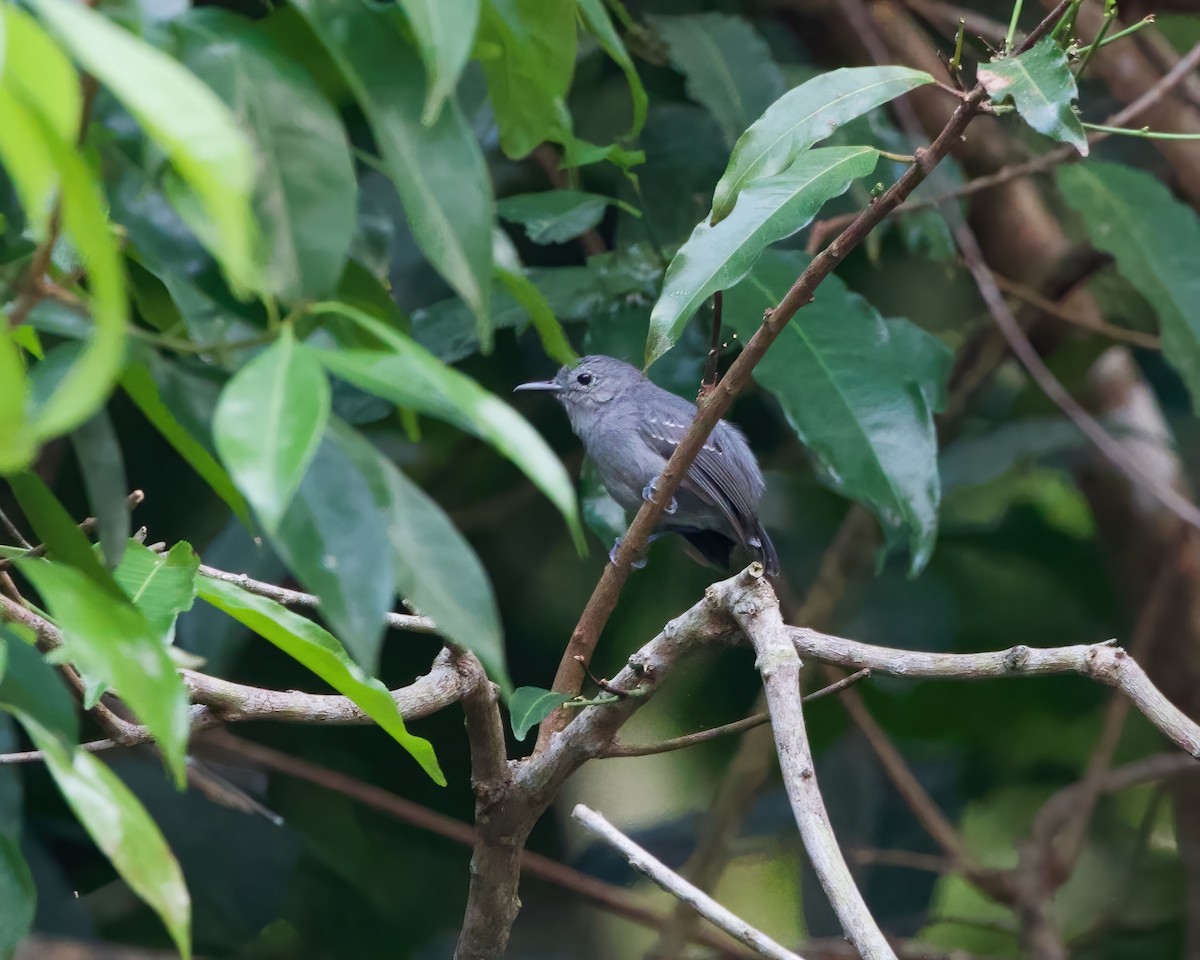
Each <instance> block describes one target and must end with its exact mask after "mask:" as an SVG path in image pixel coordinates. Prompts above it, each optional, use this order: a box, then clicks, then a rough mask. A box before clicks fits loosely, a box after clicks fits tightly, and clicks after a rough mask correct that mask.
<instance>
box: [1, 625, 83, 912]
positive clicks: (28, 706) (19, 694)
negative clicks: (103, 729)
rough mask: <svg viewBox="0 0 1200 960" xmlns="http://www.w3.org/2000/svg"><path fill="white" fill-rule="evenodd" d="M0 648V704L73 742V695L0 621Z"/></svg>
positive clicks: (76, 730) (30, 647)
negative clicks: (0, 652)
mask: <svg viewBox="0 0 1200 960" xmlns="http://www.w3.org/2000/svg"><path fill="white" fill-rule="evenodd" d="M0 648H3V649H4V650H5V652H6V658H7V661H8V663H7V666H6V667H5V670H4V674H3V680H2V681H0V703H5V704H9V705H10V706H13V707H16V708H17V709H19V710H23V711H24V712H25V713H28V714H29V715H30V716H32V717H34V718H35V719H36V720H37V721H38V723H40V724H42V726H44V727H48V728H49V729H50V730H53V731H54V733H55V734H57V735H58V736H59V737H61V738H62V739H63V740H65V741H67V742H68V743H75V741H77V740H78V739H79V716H78V713H77V712H76V710H77V708H76V706H75V698H74V697H73V696H72V695H71V691H70V690H68V689H67V685H66V683H65V682H64V681H63V678H62V677H61V676H59V674H58V672H57V671H56V670H55V669H54V668H53V667H52V666H50V664H48V663H47V662H46V659H45V657H43V656H42V655H41V654H40V653H39V652H38V650H37V648H36V647H35V646H34V645H33V644H32V643H27V642H26V641H25V640H23V639H22V638H21V637H20V636H18V635H17V630H16V629H15V628H14V627H12V626H10V625H4V624H0ZM0 913H3V911H0Z"/></svg>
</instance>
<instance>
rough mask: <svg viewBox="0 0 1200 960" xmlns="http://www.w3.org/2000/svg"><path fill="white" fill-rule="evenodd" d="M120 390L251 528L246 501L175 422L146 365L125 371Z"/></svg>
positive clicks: (202, 447)
mask: <svg viewBox="0 0 1200 960" xmlns="http://www.w3.org/2000/svg"><path fill="white" fill-rule="evenodd" d="M121 387H122V389H124V391H125V392H126V393H127V394H129V398H130V399H131V400H132V401H133V402H134V403H135V404H136V405H137V408H138V409H139V410H141V411H142V416H144V417H145V418H146V419H147V420H149V421H150V423H152V424H153V425H154V427H155V429H156V430H158V432H159V433H161V434H162V435H163V437H164V438H165V439H166V440H167V442H168V443H169V444H171V446H172V447H173V448H174V449H175V452H176V453H178V454H179V455H180V456H181V457H182V458H183V459H184V460H185V461H187V463H188V464H189V465H190V466H191V468H192V469H193V470H195V471H196V473H198V474H199V475H200V476H201V477H203V478H204V481H205V482H206V483H207V484H208V485H209V486H210V487H212V489H213V491H214V492H215V493H216V494H217V496H219V497H220V498H221V499H222V500H224V501H225V503H227V504H228V505H229V509H231V510H232V511H233V512H234V513H235V514H237V516H238V517H239V518H240V519H241V521H242V522H243V523H245V524H247V525H249V524H250V511H249V508H248V507H247V506H246V501H245V500H243V499H242V495H241V494H240V493H238V489H237V487H235V486H234V485H233V481H232V480H231V479H230V478H229V474H227V473H226V472H225V468H224V467H222V466H221V465H220V464H219V463H218V462H217V460H216V458H215V457H214V456H213V455H212V454H211V453H209V452H208V450H206V449H205V448H204V444H202V443H201V442H200V441H199V440H197V439H196V438H195V437H194V436H193V435H192V434H191V433H190V432H188V430H187V428H185V427H184V426H183V425H182V424H181V423H180V422H179V421H178V420H177V419H176V418H175V414H174V413H172V412H171V410H170V409H169V408H168V407H167V405H166V404H165V403H163V399H162V396H161V395H160V393H159V389H158V384H157V383H156V382H155V380H154V377H153V376H152V375H151V373H150V370H149V368H148V367H147V366H146V365H145V364H144V363H140V362H139V363H132V364H130V365H129V366H128V367H126V368H125V372H124V373H123V374H122V375H121Z"/></svg>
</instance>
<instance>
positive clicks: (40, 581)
mask: <svg viewBox="0 0 1200 960" xmlns="http://www.w3.org/2000/svg"><path fill="white" fill-rule="evenodd" d="M18 565H19V567H20V570H21V573H22V574H24V575H25V576H26V577H27V578H28V579H29V581H30V582H31V583H32V584H33V585H34V586H35V587H36V588H37V591H38V593H40V594H41V595H42V598H43V599H44V600H45V602H46V606H47V607H48V608H49V609H50V613H51V615H52V616H53V617H54V620H55V622H56V623H57V624H58V627H59V629H60V630H61V631H62V635H63V641H64V644H65V648H66V655H67V657H68V658H69V659H70V660H71V661H72V662H73V663H75V664H76V665H78V667H79V669H80V670H81V671H82V672H83V673H85V674H87V675H88V676H89V677H91V678H94V679H95V680H97V681H99V682H102V683H104V684H105V685H106V686H109V687H113V688H114V689H115V690H116V691H117V693H119V694H120V695H121V699H122V700H124V701H125V703H127V704H128V705H129V707H130V709H131V710H133V712H134V713H135V714H136V715H137V717H138V719H139V720H141V722H142V723H143V724H145V726H146V728H147V729H148V730H149V731H150V733H151V734H153V736H154V739H155V740H156V741H157V743H158V745H159V748H160V749H161V750H162V753H163V757H164V758H165V760H166V761H167V766H168V767H169V768H170V770H171V772H172V774H173V775H174V778H175V782H176V784H178V785H180V786H182V785H183V782H184V763H185V758H184V754H185V751H186V749H187V739H188V709H187V708H188V697H187V690H186V688H185V687H184V685H183V681H182V680H181V679H180V677H179V674H178V673H177V672H176V670H175V665H174V664H173V663H172V662H171V657H170V655H169V654H168V653H167V649H166V647H164V646H163V644H162V641H161V638H160V637H159V636H158V635H157V634H156V633H155V631H154V628H153V627H151V626H150V624H149V623H148V622H147V621H146V618H145V617H144V616H143V615H142V613H141V611H140V610H138V609H137V608H136V607H134V606H133V605H132V604H131V603H130V602H129V601H128V600H127V599H126V598H125V596H124V594H122V596H121V598H120V599H114V598H113V597H112V596H110V595H109V594H107V593H105V592H104V591H103V590H102V589H101V588H100V587H99V586H98V585H97V584H96V582H95V581H93V580H89V579H88V578H87V577H85V576H84V575H83V574H81V573H80V572H79V571H78V570H76V569H74V568H72V567H66V566H62V565H60V564H57V563H48V562H46V561H44V560H21V561H18Z"/></svg>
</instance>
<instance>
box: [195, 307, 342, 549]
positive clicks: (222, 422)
mask: <svg viewBox="0 0 1200 960" xmlns="http://www.w3.org/2000/svg"><path fill="white" fill-rule="evenodd" d="M329 402H330V401H329V381H328V380H327V379H326V378H325V372H324V371H323V370H322V369H321V364H320V362H319V361H318V360H317V358H316V356H314V355H313V354H312V353H311V352H310V351H308V350H306V349H304V348H303V347H302V346H300V345H299V344H297V343H296V340H295V337H294V336H293V335H292V331H291V328H290V327H285V328H284V330H283V333H282V334H281V335H280V337H279V339H278V340H276V341H275V343H273V344H272V345H271V346H270V347H269V348H268V349H266V350H264V351H263V352H262V353H260V354H259V355H258V356H257V357H255V358H254V360H252V361H251V362H250V363H248V364H246V366H244V367H242V369H241V370H239V371H238V373H237V375H236V376H235V377H234V378H233V379H232V380H230V381H229V383H228V384H226V386H225V389H224V390H222V391H221V399H220V401H219V402H218V404H217V409H216V411H215V412H214V414H213V439H214V440H215V441H216V445H217V450H218V452H219V453H220V454H221V459H222V460H223V461H224V462H225V466H226V467H228V468H229V471H230V473H231V474H232V476H233V479H234V482H235V483H236V484H237V485H238V489H239V490H241V491H242V493H243V494H244V495H245V497H246V499H247V500H249V501H250V503H251V505H252V506H253V507H254V512H255V513H256V514H257V515H258V518H259V520H261V521H262V525H263V527H264V528H265V529H266V530H267V532H268V533H273V532H274V531H275V530H276V529H277V528H278V526H279V522H280V520H281V519H282V517H283V515H284V513H285V512H286V511H287V508H288V504H289V503H290V502H291V499H292V495H293V494H294V493H295V492H296V489H297V488H298V487H299V486H300V480H301V478H302V477H303V476H304V471H305V470H306V469H307V467H308V464H309V462H310V461H311V460H312V458H313V455H314V454H315V453H316V450H317V446H318V445H319V444H320V442H321V435H322V434H323V433H324V432H325V424H326V422H327V421H328V419H329Z"/></svg>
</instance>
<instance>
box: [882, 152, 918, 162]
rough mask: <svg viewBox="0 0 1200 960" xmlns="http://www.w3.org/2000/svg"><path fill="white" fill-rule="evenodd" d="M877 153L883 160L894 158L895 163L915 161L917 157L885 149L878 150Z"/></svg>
mask: <svg viewBox="0 0 1200 960" xmlns="http://www.w3.org/2000/svg"><path fill="white" fill-rule="evenodd" d="M879 155H880V156H881V157H883V158H884V159H885V160H895V161H896V162H897V163H916V162H917V158H916V157H914V156H913V155H912V154H911V153H891V152H889V151H887V150H880V151H879Z"/></svg>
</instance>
